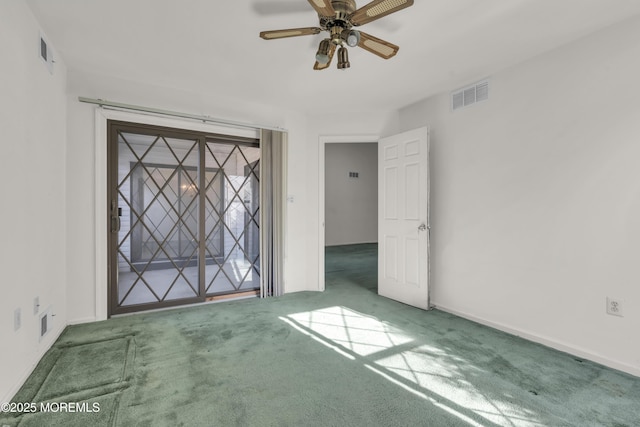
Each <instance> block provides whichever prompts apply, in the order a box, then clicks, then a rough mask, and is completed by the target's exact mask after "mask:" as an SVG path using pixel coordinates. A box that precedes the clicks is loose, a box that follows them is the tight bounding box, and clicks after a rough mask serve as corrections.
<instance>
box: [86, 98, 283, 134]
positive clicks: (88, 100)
mask: <svg viewBox="0 0 640 427" xmlns="http://www.w3.org/2000/svg"><path fill="white" fill-rule="evenodd" d="M78 101H80V102H84V103H87V104H95V105H99V106H100V107H107V108H114V109H120V110H132V111H140V112H143V113H152V114H159V115H162V116H171V117H180V118H183V119H191V120H198V121H202V122H206V123H215V124H219V125H227V126H235V127H239V128H245V129H247V128H248V129H267V130H275V131H280V132H286V129H283V128H281V127H277V126H266V125H259V124H249V123H242V122H235V121H232V120H222V119H214V118H213V117H210V116H201V115H197V114H189V113H181V112H178V111H169V110H160V109H157V108H149V107H142V106H139V105H131V104H123V103H120V102H112V101H107V100H105V99H94V98H85V97H83V96H79V97H78Z"/></svg>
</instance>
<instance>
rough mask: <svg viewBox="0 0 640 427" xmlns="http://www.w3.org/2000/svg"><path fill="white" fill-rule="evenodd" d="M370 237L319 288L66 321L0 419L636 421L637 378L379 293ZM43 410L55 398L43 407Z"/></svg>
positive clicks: (332, 265) (334, 261) (94, 422)
mask: <svg viewBox="0 0 640 427" xmlns="http://www.w3.org/2000/svg"><path fill="white" fill-rule="evenodd" d="M376 256H377V250H376V246H375V245H353V246H344V247H333V248H328V249H327V254H326V262H327V265H326V273H327V290H326V292H324V293H312V292H304V293H297V294H291V295H285V296H284V297H281V298H273V299H269V300H259V299H250V300H241V301H233V302H225V303H218V304H209V305H202V306H197V307H192V308H182V309H175V310H168V311H162V312H155V313H147V314H139V315H135V316H127V317H120V318H116V319H111V320H108V321H105V322H98V323H93V324H86V325H78V326H71V327H69V328H67V329H66V330H65V332H64V333H63V334H62V336H61V337H60V338H59V340H58V341H57V342H56V343H55V345H54V346H53V347H52V349H51V350H50V351H49V352H48V353H47V354H46V355H45V357H44V358H43V359H42V361H41V362H40V364H39V365H38V367H37V368H36V369H35V371H34V373H33V374H32V375H31V376H30V378H29V379H28V380H27V382H26V383H25V385H24V386H23V387H22V389H21V390H20V391H19V392H18V393H17V395H16V396H15V398H14V402H36V403H37V404H38V405H39V404H40V403H42V402H45V403H46V402H49V403H50V404H51V403H52V402H54V403H55V402H57V404H60V403H61V402H62V403H73V404H74V405H77V406H75V408H76V409H77V408H84V409H86V408H92V407H93V406H92V405H94V404H98V405H99V409H100V410H99V412H97V411H94V412H87V411H86V410H85V411H79V412H68V411H59V412H48V413H36V414H26V415H22V416H11V415H10V414H4V415H0V426H5V425H6V426H11V427H14V426H20V427H24V426H67V427H74V426H83V427H84V426H154V427H156V426H436V427H437V426H612V427H614V426H615V427H621V426H638V425H640V379H639V378H635V377H632V376H630V375H626V374H623V373H621V372H618V371H615V370H611V369H608V368H604V367H602V366H600V365H597V364H594V363H591V362H588V361H584V360H580V359H579V358H576V357H574V356H571V355H568V354H565V353H561V352H558V351H555V350H551V349H549V348H546V347H543V346H540V345H537V344H533V343H530V342H527V341H525V340H522V339H519V338H517V337H514V336H511V335H508V334H505V333H502V332H498V331H495V330H493V329H490V328H487V327H484V326H480V325H477V324H475V323H472V322H469V321H466V320H463V319H460V318H458V317H455V316H452V315H450V314H447V313H443V312H439V311H437V310H434V311H429V312H425V311H421V310H418V309H413V308H410V307H408V306H405V305H402V304H399V303H396V302H394V301H391V300H388V299H385V298H381V297H379V296H377V295H376V262H377V261H376ZM52 408H54V409H55V408H56V407H55V406H53V407H52Z"/></svg>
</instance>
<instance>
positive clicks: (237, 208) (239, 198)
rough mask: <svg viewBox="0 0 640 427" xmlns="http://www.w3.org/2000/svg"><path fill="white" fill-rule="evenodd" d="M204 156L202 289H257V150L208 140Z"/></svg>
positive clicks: (213, 292)
mask: <svg viewBox="0 0 640 427" xmlns="http://www.w3.org/2000/svg"><path fill="white" fill-rule="evenodd" d="M205 155H206V158H205V163H206V167H207V170H209V169H215V173H212V174H211V175H209V174H207V177H206V189H205V191H206V202H205V203H206V207H205V211H206V212H207V219H206V223H205V224H206V225H205V228H206V232H205V234H206V235H207V242H206V253H207V254H206V256H207V266H206V269H205V286H206V293H207V295H220V294H226V293H233V292H238V291H246V290H255V289H259V288H260V274H259V271H260V270H259V267H258V265H259V263H260V258H259V253H260V239H259V225H260V224H259V189H260V183H259V174H260V170H259V164H260V162H259V158H260V149H259V148H257V147H249V146H241V145H233V144H221V143H215V142H208V143H207V146H206V150H205ZM218 249H219V250H218Z"/></svg>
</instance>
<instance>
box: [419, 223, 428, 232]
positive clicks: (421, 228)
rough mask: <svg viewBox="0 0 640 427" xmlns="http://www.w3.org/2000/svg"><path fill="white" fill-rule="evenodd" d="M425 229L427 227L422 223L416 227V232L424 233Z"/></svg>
mask: <svg viewBox="0 0 640 427" xmlns="http://www.w3.org/2000/svg"><path fill="white" fill-rule="evenodd" d="M426 229H427V226H426V225H425V224H424V223H422V224H420V226H419V227H418V231H424V230H426Z"/></svg>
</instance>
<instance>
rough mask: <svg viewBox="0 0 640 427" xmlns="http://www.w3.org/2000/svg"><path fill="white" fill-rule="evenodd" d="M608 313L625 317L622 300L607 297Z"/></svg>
mask: <svg viewBox="0 0 640 427" xmlns="http://www.w3.org/2000/svg"><path fill="white" fill-rule="evenodd" d="M607 314H611V315H613V316H620V317H623V315H622V302H621V301H620V300H618V299H615V298H609V297H607Z"/></svg>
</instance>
